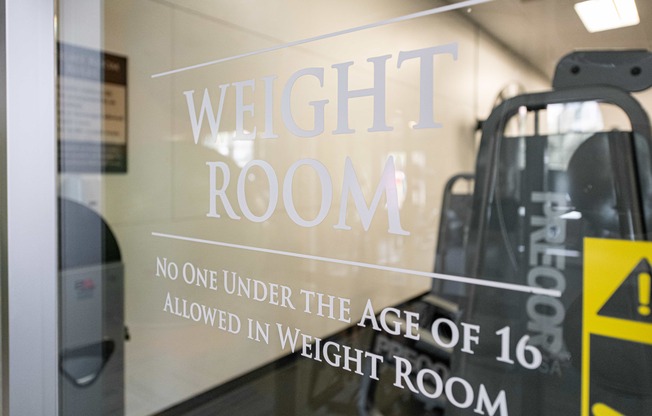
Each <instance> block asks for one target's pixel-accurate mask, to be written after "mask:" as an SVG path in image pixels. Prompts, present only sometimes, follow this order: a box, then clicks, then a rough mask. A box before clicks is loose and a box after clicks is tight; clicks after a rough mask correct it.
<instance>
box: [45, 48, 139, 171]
mask: <svg viewBox="0 0 652 416" xmlns="http://www.w3.org/2000/svg"><path fill="white" fill-rule="evenodd" d="M58 80H59V91H60V92H59V171H60V172H70V173H126V172H127V58H126V57H124V56H118V55H114V54H110V53H106V52H102V51H98V50H93V49H87V48H82V47H79V46H73V45H69V44H63V43H62V44H59V79H58Z"/></svg>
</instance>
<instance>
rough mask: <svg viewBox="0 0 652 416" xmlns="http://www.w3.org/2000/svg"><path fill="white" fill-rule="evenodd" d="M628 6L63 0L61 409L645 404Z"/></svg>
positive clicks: (639, 113) (639, 193)
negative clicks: (613, 22)
mask: <svg viewBox="0 0 652 416" xmlns="http://www.w3.org/2000/svg"><path fill="white" fill-rule="evenodd" d="M592 3H605V2H599V1H594V2H592ZM630 3H631V4H634V2H630ZM637 3H638V6H639V8H640V10H639V11H640V15H639V18H638V20H639V21H640V22H641V24H640V25H635V24H633V23H632V21H629V22H628V23H627V25H628V26H626V27H624V28H619V29H610V30H608V31H601V32H594V33H590V32H589V31H588V30H587V29H586V28H585V27H584V25H583V24H582V20H581V19H580V16H579V15H578V14H576V11H575V9H574V8H573V5H572V4H569V3H568V2H565V1H564V2H562V1H551V2H548V1H545V2H543V1H532V2H517V1H511V0H494V1H491V0H469V1H457V2H450V1H415V2H402V1H391V0H388V1H377V0H375V1H371V0H369V1H366V0H365V1H357V2H350V1H339V0H337V1H332V0H331V1H328V2H323V1H267V2H261V1H240V2H229V1H201V0H193V1H176V0H142V1H137V2H134V1H126V0H105V1H87V0H83V1H82V0H60V1H59V2H58V9H57V19H58V20H57V22H58V26H57V39H56V40H57V42H56V44H57V79H56V81H57V83H56V85H57V91H58V93H57V114H58V119H57V120H58V123H57V127H58V129H57V145H58V153H57V160H58V165H57V171H58V174H57V189H58V198H57V207H58V208H57V209H58V218H59V220H58V236H59V239H58V245H59V263H58V282H59V302H60V305H59V313H58V319H59V325H60V326H59V328H60V331H59V354H58V356H59V358H58V359H59V371H58V391H59V393H58V396H59V413H60V414H62V415H80V414H84V415H122V414H126V415H133V416H141V415H152V414H162V415H180V414H211V415H221V414H224V415H227V414H228V415H233V414H243V415H244V414H246V415H249V414H266V415H267V414H276V415H295V414H296V415H307V414H308V415H332V414H347V415H350V414H361V415H371V414H383V415H399V414H400V415H407V414H414V415H417V414H419V415H424V414H427V415H446V416H450V415H471V414H490V415H507V414H528V415H552V414H582V415H589V414H592V415H600V414H643V413H644V411H645V409H648V408H649V405H650V404H652V396H650V391H652V388H651V387H652V384H651V383H652V380H650V374H652V372H651V371H649V370H650V366H651V365H652V361H651V359H652V346H651V345H652V338H651V337H652V330H651V328H652V327H650V325H651V324H650V321H649V293H650V289H649V287H650V285H649V280H650V273H651V271H650V269H649V267H650V266H649V264H650V263H649V262H650V261H651V260H650V259H652V252H651V251H650V250H651V249H650V243H648V242H647V240H649V239H650V236H651V234H650V229H651V228H650V227H652V206H651V202H650V201H652V198H651V196H652V171H651V167H650V165H651V163H650V154H652V153H650V144H651V143H652V142H651V137H650V125H649V118H648V113H649V111H650V110H651V109H652V96H651V95H650V94H649V90H648V89H649V87H650V86H651V85H649V84H650V81H649V79H650V78H649V76H647V75H646V74H649V72H648V71H652V66H651V65H652V60H651V58H650V53H649V52H647V51H644V50H641V48H646V47H649V45H650V42H651V41H652V40H651V38H650V33H649V32H646V30H647V29H646V28H647V27H648V26H649V25H648V26H645V22H646V21H648V20H649V19H650V18H652V14H650V12H651V11H650V10H648V9H649V7H647V5H644V4H641V3H642V2H641V1H638V2H637ZM584 7H585V6H577V13H583V12H582V10H583V8H584ZM622 7H625V6H622ZM623 10H624V9H623ZM628 10H629V9H628ZM623 13H624V12H623ZM582 17H583V16H582ZM591 30H593V29H591ZM584 47H590V48H591V49H592V50H594V51H591V52H584V53H575V54H570V55H569V53H570V52H572V51H573V50H575V49H578V48H584ZM595 49H599V51H595ZM646 90H647V91H646ZM607 270H608V272H606V271H607ZM614 299H615V300H614ZM632 305H635V306H636V307H635V308H634V307H633V306H632ZM646 308H647V309H646ZM646 311H647V312H646ZM621 321H622V322H621ZM619 322H621V323H622V326H620V327H619V326H618V325H617V323H619ZM619 328H620V329H619ZM610 351H615V352H617V354H618V356H619V357H622V360H618V361H617V362H614V361H613V360H612V359H611V358H610V357H611V354H610ZM641 369H647V370H646V371H641ZM609 411H612V412H617V413H605V412H609ZM618 412H619V413H618Z"/></svg>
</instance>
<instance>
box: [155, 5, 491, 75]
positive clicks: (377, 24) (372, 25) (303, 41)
mask: <svg viewBox="0 0 652 416" xmlns="http://www.w3.org/2000/svg"><path fill="white" fill-rule="evenodd" d="M491 1H494V0H468V1H463V2H460V3H454V4H449V5H447V6H442V7H435V8H434V9H429V10H424V11H422V12H417V13H412V14H408V15H404V16H399V17H394V18H391V19H387V20H381V21H379V22H374V23H368V24H366V25H362V26H356V27H352V28H349V29H343V30H338V31H336V32H332V33H326V34H323V35H319V36H313V37H310V38H306V39H300V40H295V41H293V42H288V43H284V44H281V45H275V46H270V47H269V48H264V49H258V50H256V51H251V52H246V53H243V54H240V55H234V56H229V57H226V58H221V59H216V60H214V61H208V62H203V63H201V64H196V65H190V66H186V67H183V68H178V69H172V70H170V71H165V72H159V73H157V74H154V75H152V78H159V77H165V76H167V75H172V74H178V73H180V72H185V71H190V70H192V69H198V68H203V67H206V66H210V65H216V64H221V63H224V62H229V61H234V60H236V59H241V58H246V57H248V56H254V55H260V54H263V53H268V52H273V51H278V50H281V49H286V48H291V47H293V46H299V45H304V44H306V43H311V42H316V41H319V40H324V39H330V38H335V37H338V36H342V35H347V34H349V33H355V32H361V31H363V30H367V29H373V28H376V27H381V26H386V25H390V24H393V23H399V22H405V21H408V20H412V19H417V18H419V17H424V16H431V15H434V14H441V13H445V12H449V11H453V10H457V9H463V8H465V7H472V6H476V5H478V4H482V3H488V2H491Z"/></svg>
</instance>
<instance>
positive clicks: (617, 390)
mask: <svg viewBox="0 0 652 416" xmlns="http://www.w3.org/2000/svg"><path fill="white" fill-rule="evenodd" d="M583 287H584V292H583V293H584V302H583V303H584V306H583V314H582V316H583V325H582V416H601V415H605V416H606V415H638V414H640V415H643V414H649V413H647V412H649V411H650V408H652V407H651V405H652V314H651V313H650V310H651V309H650V308H651V304H650V301H651V299H650V298H651V297H652V242H639V241H621V240H604V239H591V238H589V239H586V240H584V282H583Z"/></svg>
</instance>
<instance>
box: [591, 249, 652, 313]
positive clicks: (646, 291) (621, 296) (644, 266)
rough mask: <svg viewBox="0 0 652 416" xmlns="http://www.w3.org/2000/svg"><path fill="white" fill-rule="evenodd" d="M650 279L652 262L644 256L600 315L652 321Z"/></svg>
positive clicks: (651, 276) (606, 303) (601, 310)
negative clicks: (651, 263) (651, 264)
mask: <svg viewBox="0 0 652 416" xmlns="http://www.w3.org/2000/svg"><path fill="white" fill-rule="evenodd" d="M650 279H652V267H650V262H649V261H648V260H647V259H645V258H643V259H641V261H639V262H638V264H637V265H636V267H634V269H633V270H632V271H631V272H629V274H628V275H627V277H626V278H625V280H623V282H622V283H621V284H620V286H619V287H618V289H616V291H615V292H614V293H613V295H611V297H610V298H609V299H608V300H607V302H605V304H604V306H602V308H601V309H600V311H599V312H598V315H600V316H608V317H611V318H620V319H626V320H628V321H639V322H649V323H652V313H650V307H651V306H652V305H650V297H651V293H650V290H651V289H650V287H651V285H650Z"/></svg>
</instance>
